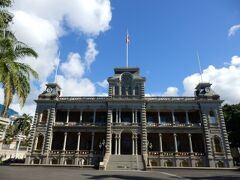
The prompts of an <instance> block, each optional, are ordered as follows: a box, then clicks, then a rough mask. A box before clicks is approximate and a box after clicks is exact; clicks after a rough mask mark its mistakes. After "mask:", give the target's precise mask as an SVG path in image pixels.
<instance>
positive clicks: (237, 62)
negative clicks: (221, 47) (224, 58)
mask: <svg viewBox="0 0 240 180" xmlns="http://www.w3.org/2000/svg"><path fill="white" fill-rule="evenodd" d="M231 64H232V65H235V66H237V65H240V57H239V56H233V57H232V60H231Z"/></svg>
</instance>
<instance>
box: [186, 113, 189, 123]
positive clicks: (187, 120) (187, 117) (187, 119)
mask: <svg viewBox="0 0 240 180" xmlns="http://www.w3.org/2000/svg"><path fill="white" fill-rule="evenodd" d="M189 123H190V122H189V116H188V111H186V124H189Z"/></svg>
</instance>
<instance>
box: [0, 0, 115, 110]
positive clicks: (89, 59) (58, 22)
mask: <svg viewBox="0 0 240 180" xmlns="http://www.w3.org/2000/svg"><path fill="white" fill-rule="evenodd" d="M11 11H12V13H13V14H14V19H13V21H14V23H13V24H12V30H13V31H14V32H15V34H16V37H17V38H18V39H19V40H20V41H23V42H25V43H26V44H28V45H29V46H30V47H32V48H33V49H34V50H36V51H37V53H38V55H39V57H38V59H37V60H36V59H33V58H24V59H22V60H21V61H22V62H25V63H27V64H30V65H31V67H32V68H33V69H35V70H36V71H37V72H38V73H39V76H40V78H39V80H40V81H39V83H36V81H35V82H34V83H32V86H31V92H30V94H29V97H28V99H27V102H26V105H25V106H24V108H23V109H19V105H18V101H17V99H16V98H14V101H13V103H12V105H11V107H13V108H14V109H16V110H17V111H19V112H21V113H22V112H27V113H33V112H34V111H35V103H34V101H33V100H34V99H36V98H37V97H38V95H39V94H40V93H41V92H42V91H43V89H44V88H45V85H44V84H45V82H47V79H48V78H49V77H50V76H51V75H52V74H55V68H56V66H57V64H58V62H59V57H58V50H59V42H58V41H59V38H60V37H61V36H63V35H66V34H68V33H72V32H73V31H76V32H78V33H79V32H80V34H85V35H87V37H88V40H87V50H86V52H85V54H84V59H81V57H80V55H79V54H78V53H72V54H69V57H68V59H67V62H64V63H63V64H62V65H60V70H61V71H62V73H63V75H59V76H58V81H59V84H61V86H62V88H63V95H80V96H81V95H94V94H96V90H95V89H96V88H95V85H94V83H93V82H91V81H90V80H89V79H87V78H85V77H84V73H85V69H86V67H88V68H90V66H91V64H92V63H93V62H94V61H95V57H96V55H97V54H98V51H97V50H96V44H95V42H94V39H92V38H91V36H93V37H94V38H97V35H99V34H100V33H102V32H105V31H106V30H108V29H109V28H110V24H109V23H110V21H111V18H112V13H111V4H110V0H88V1H86V0H72V1H71V3H69V0H61V1H59V0H51V1H49V0H21V1H15V2H14V3H13V7H12V8H11ZM66 26H68V30H69V28H70V29H71V30H72V31H68V32H66V29H64V28H65V27H66ZM67 67H68V68H67ZM50 81H53V79H51V80H50ZM39 86H40V87H41V88H40V89H39ZM0 90H1V89H0ZM0 100H1V102H3V101H2V96H1V95H0Z"/></svg>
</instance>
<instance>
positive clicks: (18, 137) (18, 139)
mask: <svg viewBox="0 0 240 180" xmlns="http://www.w3.org/2000/svg"><path fill="white" fill-rule="evenodd" d="M25 137H26V136H25V135H23V134H22V132H20V133H19V134H18V135H17V137H16V139H17V141H18V144H17V149H16V155H15V158H16V159H17V155H18V151H19V147H20V144H21V141H22V140H23V139H24V138H25Z"/></svg>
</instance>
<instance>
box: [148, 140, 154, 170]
mask: <svg viewBox="0 0 240 180" xmlns="http://www.w3.org/2000/svg"><path fill="white" fill-rule="evenodd" d="M147 147H148V166H149V165H150V158H149V151H150V150H152V148H153V145H152V143H151V142H149V141H147Z"/></svg>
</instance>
